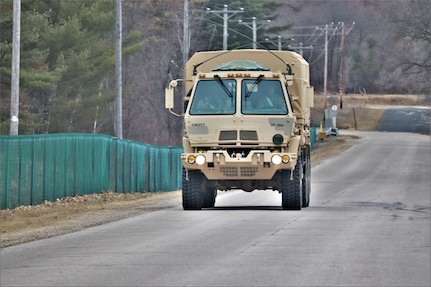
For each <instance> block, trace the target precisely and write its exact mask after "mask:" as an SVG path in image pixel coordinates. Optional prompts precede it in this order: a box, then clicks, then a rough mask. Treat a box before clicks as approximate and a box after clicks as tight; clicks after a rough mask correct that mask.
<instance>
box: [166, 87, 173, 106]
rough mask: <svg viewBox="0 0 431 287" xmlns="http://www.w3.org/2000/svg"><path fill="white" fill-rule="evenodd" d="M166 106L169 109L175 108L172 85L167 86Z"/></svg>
mask: <svg viewBox="0 0 431 287" xmlns="http://www.w3.org/2000/svg"><path fill="white" fill-rule="evenodd" d="M165 108H167V109H173V108H174V88H171V87H167V88H165Z"/></svg>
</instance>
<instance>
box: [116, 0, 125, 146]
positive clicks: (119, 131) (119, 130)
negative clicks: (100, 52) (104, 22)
mask: <svg viewBox="0 0 431 287" xmlns="http://www.w3.org/2000/svg"><path fill="white" fill-rule="evenodd" d="M121 2H122V0H117V5H116V6H117V7H116V17H115V19H116V21H115V22H116V23H115V107H114V113H115V124H114V128H115V136H116V137H118V138H120V139H121V138H123V104H122V101H123V100H122V98H123V96H122V92H123V85H122V71H121V66H122V59H121V54H122V51H121V50H122V49H121V42H122V30H123V28H122V13H123V12H122V9H121V8H122V7H121V6H122V5H121V4H122V3H121Z"/></svg>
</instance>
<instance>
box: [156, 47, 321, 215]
mask: <svg viewBox="0 0 431 287" xmlns="http://www.w3.org/2000/svg"><path fill="white" fill-rule="evenodd" d="M309 79H310V77H309V65H308V63H307V62H306V61H305V60H304V58H303V57H302V56H300V55H299V54H297V53H295V52H291V51H271V50H251V49H244V50H230V51H209V52H198V53H195V54H194V55H193V56H192V57H191V58H190V60H189V61H188V62H187V63H186V65H185V68H184V78H183V79H178V80H173V81H171V82H170V84H169V86H168V87H167V88H166V99H165V104H166V108H168V109H169V110H170V111H172V109H173V107H174V89H175V87H177V85H178V84H179V82H181V83H182V85H183V87H184V97H183V98H184V101H183V104H184V107H183V108H184V112H183V114H180V116H182V117H183V118H184V136H183V146H184V153H182V155H181V160H182V164H183V175H182V176H183V180H182V185H183V186H182V200H183V208H184V209H185V210H189V209H201V208H208V207H214V204H215V200H216V196H217V192H218V190H220V191H225V190H231V189H241V190H243V191H246V192H251V191H253V190H275V191H278V192H279V193H281V206H282V208H283V209H287V210H300V209H301V208H302V207H308V206H309V203H310V191H311V190H310V175H311V165H310V107H312V106H313V96H314V88H313V87H312V86H311V85H310V80H309ZM177 114H178V113H177Z"/></svg>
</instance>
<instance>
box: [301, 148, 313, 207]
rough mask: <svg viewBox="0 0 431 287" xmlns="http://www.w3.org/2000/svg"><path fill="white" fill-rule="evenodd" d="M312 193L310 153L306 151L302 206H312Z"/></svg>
mask: <svg viewBox="0 0 431 287" xmlns="http://www.w3.org/2000/svg"><path fill="white" fill-rule="evenodd" d="M310 194H311V162H310V154H309V153H308V154H306V153H305V160H304V176H303V178H302V207H309V206H310Z"/></svg>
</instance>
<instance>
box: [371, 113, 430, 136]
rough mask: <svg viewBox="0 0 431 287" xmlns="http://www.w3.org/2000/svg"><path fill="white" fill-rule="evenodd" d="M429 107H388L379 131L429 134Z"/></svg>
mask: <svg viewBox="0 0 431 287" xmlns="http://www.w3.org/2000/svg"><path fill="white" fill-rule="evenodd" d="M430 121H431V109H430V107H390V108H388V109H386V111H385V114H384V116H383V119H382V123H381V126H380V128H379V131H385V132H412V133H422V134H430V126H431V125H430Z"/></svg>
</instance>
